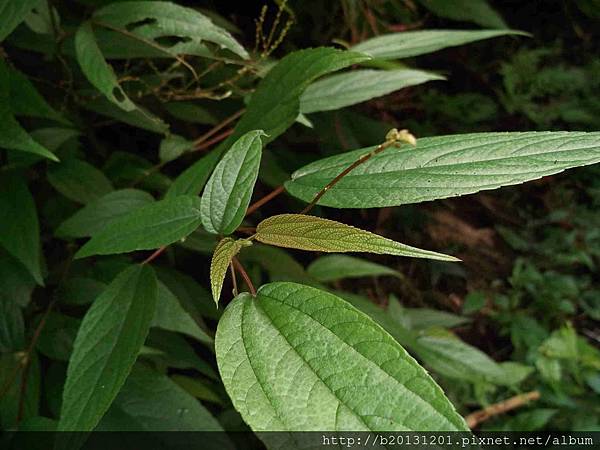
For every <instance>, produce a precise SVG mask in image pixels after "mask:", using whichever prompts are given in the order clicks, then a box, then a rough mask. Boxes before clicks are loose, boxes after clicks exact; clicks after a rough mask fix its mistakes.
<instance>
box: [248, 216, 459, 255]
mask: <svg viewBox="0 0 600 450" xmlns="http://www.w3.org/2000/svg"><path fill="white" fill-rule="evenodd" d="M255 238H256V240H257V241H260V242H263V243H265V244H269V245H276V246H278V247H287V248H297V249H300V250H309V251H314V252H332V253H342V252H367V253H377V254H381V255H396V256H411V257H413V258H429V259H439V260H443V261H458V259H456V258H454V257H452V256H448V255H443V254H441V253H436V252H431V251H428V250H421V249H419V248H415V247H410V246H408V245H404V244H400V243H399V242H395V241H392V240H391V239H387V238H385V237H383V236H379V235H377V234H374V233H371V232H369V231H365V230H361V229H359V228H356V227H353V226H351V225H346V224H344V223H340V222H335V221H333V220H329V219H323V218H321V217H315V216H308V215H304V214H279V215H277V216H272V217H269V218H268V219H265V220H263V221H262V222H261V223H259V224H258V226H257V227H256V235H255Z"/></svg>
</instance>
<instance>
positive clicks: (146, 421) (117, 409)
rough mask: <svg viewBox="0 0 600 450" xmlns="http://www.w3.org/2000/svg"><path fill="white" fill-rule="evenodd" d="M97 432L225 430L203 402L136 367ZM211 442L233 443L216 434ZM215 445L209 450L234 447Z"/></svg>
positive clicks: (156, 373)
mask: <svg viewBox="0 0 600 450" xmlns="http://www.w3.org/2000/svg"><path fill="white" fill-rule="evenodd" d="M96 430H97V431H149V432H156V431H169V432H177V431H223V428H222V427H221V425H220V424H219V422H218V421H217V420H216V419H215V418H214V417H213V416H212V415H211V414H210V412H208V410H206V408H205V407H204V406H202V404H201V403H199V402H198V401H196V399H195V398H194V397H192V396H191V395H190V394H188V393H187V392H186V391H185V390H183V389H182V388H181V387H179V386H178V385H177V384H176V383H175V382H173V381H172V380H170V379H169V378H168V377H167V376H166V375H163V374H161V373H158V372H156V371H155V370H152V369H149V368H147V367H144V366H143V365H141V364H136V366H135V367H134V368H133V370H132V372H131V375H129V378H127V382H126V383H125V385H124V386H123V389H122V390H121V392H119V395H118V396H117V398H116V399H115V402H114V404H113V406H112V407H111V409H110V410H109V411H108V413H107V415H106V416H105V417H104V418H103V419H102V422H101V423H100V425H99V427H98V428H97V429H96ZM166 434H169V433H166ZM223 434H224V433H223ZM156 438H158V439H159V440H160V437H158V436H155V437H154V438H153V439H156ZM174 438H175V436H174V435H170V436H168V438H167V439H166V441H169V442H170V443H171V445H172V444H173V442H174V441H173V439H174ZM182 439H189V435H188V436H185V435H183V436H182ZM209 440H211V441H212V440H214V441H216V440H219V441H220V444H221V445H223V443H224V442H225V443H228V444H230V443H229V442H226V441H227V437H226V436H223V437H222V438H219V437H218V436H217V435H216V434H215V435H214V437H213V436H211V439H209ZM216 445H217V443H216V442H214V444H211V446H210V448H215V449H216V448H232V447H231V446H230V445H226V446H223V447H217V446H216ZM161 446H162V445H161ZM169 446H170V445H167V447H169ZM176 447H177V448H179V446H176ZM207 448H209V447H207Z"/></svg>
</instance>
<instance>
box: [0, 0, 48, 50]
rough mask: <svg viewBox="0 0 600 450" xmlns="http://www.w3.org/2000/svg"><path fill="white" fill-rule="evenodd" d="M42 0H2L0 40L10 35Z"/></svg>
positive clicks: (0, 6)
mask: <svg viewBox="0 0 600 450" xmlns="http://www.w3.org/2000/svg"><path fill="white" fill-rule="evenodd" d="M38 3H41V0H17V1H15V0H0V18H1V19H0V42H2V41H3V40H4V39H5V38H6V36H8V35H9V34H10V33H11V32H12V31H13V30H14V29H15V28H16V27H17V25H19V24H20V23H21V22H22V21H23V20H24V19H25V16H27V14H28V13H29V12H30V11H31V10H32V9H33V8H34V7H35V6H36V5H37V4H38Z"/></svg>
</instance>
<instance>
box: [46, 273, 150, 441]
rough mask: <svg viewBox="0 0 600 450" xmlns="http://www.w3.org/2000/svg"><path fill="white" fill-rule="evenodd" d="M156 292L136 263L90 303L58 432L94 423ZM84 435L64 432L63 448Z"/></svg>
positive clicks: (131, 358)
mask: <svg viewBox="0 0 600 450" xmlns="http://www.w3.org/2000/svg"><path fill="white" fill-rule="evenodd" d="M156 297H157V284H156V277H155V275H154V271H153V270H152V268H151V267H150V266H148V265H145V266H142V265H135V266H131V267H129V268H127V269H125V270H124V271H123V272H121V273H120V274H119V275H118V276H117V277H116V278H115V279H114V280H113V282H112V283H111V284H110V285H109V286H108V287H107V288H106V290H105V291H104V292H103V293H102V294H101V295H100V297H98V298H97V299H96V301H95V302H94V303H93V304H92V306H91V308H90V309H89V310H88V312H87V313H86V315H85V316H84V318H83V321H82V323H81V327H80V328H79V331H78V333H77V337H76V339H75V344H74V346H73V354H72V355H71V359H70V362H69V367H68V370H67V380H66V383H65V387H64V391H63V402H62V409H61V414H60V422H59V424H58V431H80V432H85V431H91V430H93V429H94V427H95V426H96V425H97V424H98V422H99V421H100V419H101V418H102V416H103V415H104V413H105V412H106V411H107V410H108V408H109V406H110V404H111V403H112V402H113V400H114V399H115V397H116V396H117V394H118V393H119V390H120V389H121V386H123V383H125V379H126V378H127V376H128V375H129V372H130V371H131V368H132V367H133V364H134V362H135V360H136V358H137V356H138V353H139V351H140V349H141V348H142V345H143V343H144V340H145V339H146V336H147V334H148V330H149V329H150V324H151V322H152V317H153V316H154V308H155V305H156ZM84 439H85V434H84V433H68V434H65V436H64V440H63V441H62V442H61V447H62V448H70V447H71V445H73V446H75V445H74V444H76V443H78V442H81V441H82V440H84ZM69 444H71V445H69Z"/></svg>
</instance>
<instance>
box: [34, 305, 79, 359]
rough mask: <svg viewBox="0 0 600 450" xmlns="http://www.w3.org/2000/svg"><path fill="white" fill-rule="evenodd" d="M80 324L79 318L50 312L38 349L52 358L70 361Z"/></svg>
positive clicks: (38, 342)
mask: <svg viewBox="0 0 600 450" xmlns="http://www.w3.org/2000/svg"><path fill="white" fill-rule="evenodd" d="M40 320H41V317H40ZM80 325H81V321H80V320H79V319H76V318H74V317H70V316H67V315H65V314H61V313H57V312H50V314H48V316H47V317H46V321H45V324H44V327H43V328H42V331H41V333H40V338H39V339H38V341H37V349H38V350H39V351H40V353H42V354H43V355H44V356H47V357H48V358H50V359H54V360H58V361H68V360H69V357H70V356H71V352H72V350H73V342H75V336H77V330H78V329H79V326H80Z"/></svg>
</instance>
